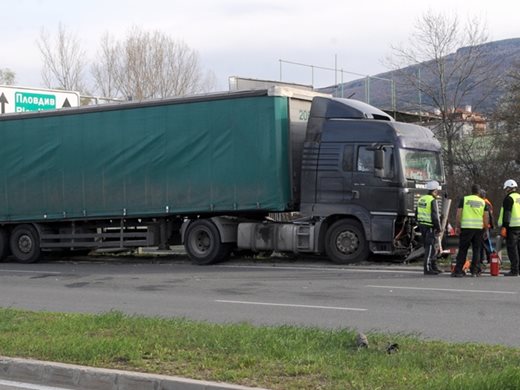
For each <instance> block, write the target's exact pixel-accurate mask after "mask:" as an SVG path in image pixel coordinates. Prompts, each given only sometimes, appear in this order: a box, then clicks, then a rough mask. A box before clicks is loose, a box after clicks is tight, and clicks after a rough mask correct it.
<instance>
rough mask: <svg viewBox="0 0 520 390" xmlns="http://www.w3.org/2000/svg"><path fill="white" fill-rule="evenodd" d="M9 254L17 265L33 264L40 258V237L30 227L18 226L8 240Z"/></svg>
mask: <svg viewBox="0 0 520 390" xmlns="http://www.w3.org/2000/svg"><path fill="white" fill-rule="evenodd" d="M9 243H10V247H11V252H12V254H13V255H14V257H16V260H18V262H19V263H34V262H36V261H38V260H39V258H40V254H41V251H40V237H39V235H38V232H37V231H36V229H35V228H34V227H32V226H31V225H18V226H17V227H16V228H15V229H14V230H13V232H12V233H11V238H10V240H9Z"/></svg>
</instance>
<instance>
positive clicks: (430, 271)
mask: <svg viewBox="0 0 520 390" xmlns="http://www.w3.org/2000/svg"><path fill="white" fill-rule="evenodd" d="M424 274H425V275H439V274H440V272H438V271H435V270H434V269H430V270H425V271H424Z"/></svg>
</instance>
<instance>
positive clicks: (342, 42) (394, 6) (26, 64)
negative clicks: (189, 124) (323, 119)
mask: <svg viewBox="0 0 520 390" xmlns="http://www.w3.org/2000/svg"><path fill="white" fill-rule="evenodd" d="M0 5H1V6H2V7H1V9H2V12H1V14H0V15H2V16H1V17H0V68H9V69H11V70H12V71H14V72H15V73H16V81H17V82H16V84H17V85H20V86H30V87H41V86H42V85H43V83H42V79H41V65H42V58H41V54H40V52H39V50H38V46H37V44H36V42H37V39H38V37H39V35H40V32H41V30H42V28H44V29H45V30H47V31H48V32H49V33H51V34H54V35H56V34H57V31H58V26H59V24H60V23H61V24H62V25H63V26H64V27H65V28H66V30H67V31H68V32H70V33H71V34H75V35H76V37H77V38H78V39H79V41H80V43H81V46H82V48H83V50H84V51H85V52H86V57H87V58H86V59H87V61H93V60H94V59H95V57H96V52H97V50H98V48H99V43H100V39H101V36H102V35H103V34H104V33H106V32H109V33H110V34H111V35H112V36H114V37H115V38H117V39H123V38H124V37H125V36H126V35H127V34H128V32H129V30H130V29H131V28H132V27H134V26H137V27H140V28H141V29H143V30H150V31H154V30H159V31H161V32H162V33H165V34H167V35H169V36H170V37H172V38H174V39H176V40H180V41H183V42H184V43H186V44H187V45H188V46H189V47H190V48H191V49H193V50H195V51H197V52H198V54H199V56H200V60H201V65H202V67H203V69H204V70H207V71H211V72H213V74H214V75H215V78H216V89H217V90H227V88H228V77H230V76H239V77H246V78H259V79H268V80H282V81H286V82H295V83H301V84H314V86H316V87H324V86H328V85H333V84H335V83H336V82H341V81H348V80H352V79H355V78H359V77H360V76H359V75H374V74H377V73H381V72H385V71H388V70H389V69H388V68H387V66H385V64H384V62H385V61H384V60H385V58H386V57H388V56H389V55H391V53H392V45H393V46H396V45H405V46H406V42H407V41H408V39H409V37H410V35H411V34H412V33H413V32H414V28H415V25H416V24H417V21H418V19H419V17H420V16H421V15H423V14H424V13H425V12H427V11H429V10H432V11H434V12H437V11H438V12H442V13H445V14H446V15H457V16H458V17H459V19H460V20H461V21H465V20H466V19H467V18H468V17H470V18H471V17H477V18H480V19H481V20H483V21H485V22H486V24H487V29H488V33H489V38H490V40H501V39H507V38H520V24H519V23H518V20H519V19H518V18H519V16H518V15H520V2H518V3H517V2H514V1H511V0H507V1H506V0H495V1H492V2H490V1H484V0H473V1H466V0H464V1H461V0H459V1H453V0H436V1H430V0H420V1H418V0H393V1H388V0H386V1H375V0H372V1H369V0H366V1H359V0H358V1H350V0H321V1H316V0H314V1H309V0H182V1H178V0H139V1H136V0H125V1H120V0H103V1H99V0H89V1H70V0H68V1H62V0H16V1H7V0H0ZM292 63H297V64H302V65H294V64H292ZM311 65H312V66H313V67H311ZM319 67H324V68H329V70H321V69H319ZM334 69H342V70H343V71H344V73H343V76H341V73H339V72H334ZM87 71H88V69H87ZM347 72H349V73H347Z"/></svg>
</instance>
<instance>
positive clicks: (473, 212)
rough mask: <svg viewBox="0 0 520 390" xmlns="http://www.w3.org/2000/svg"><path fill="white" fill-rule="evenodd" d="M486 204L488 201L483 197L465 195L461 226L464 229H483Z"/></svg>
mask: <svg viewBox="0 0 520 390" xmlns="http://www.w3.org/2000/svg"><path fill="white" fill-rule="evenodd" d="M485 206H486V203H485V202H484V200H483V199H482V198H481V197H479V196H477V195H468V196H465V197H464V203H463V207H462V218H461V222H460V227H461V228H462V229H483V228H484V207H485Z"/></svg>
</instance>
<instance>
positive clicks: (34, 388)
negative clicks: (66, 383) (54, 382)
mask: <svg viewBox="0 0 520 390" xmlns="http://www.w3.org/2000/svg"><path fill="white" fill-rule="evenodd" d="M0 385H4V386H9V387H16V388H20V389H24V390H29V389H30V390H67V389H65V388H63V387H52V386H43V385H35V384H33V383H24V382H16V381H6V380H3V379H0Z"/></svg>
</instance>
